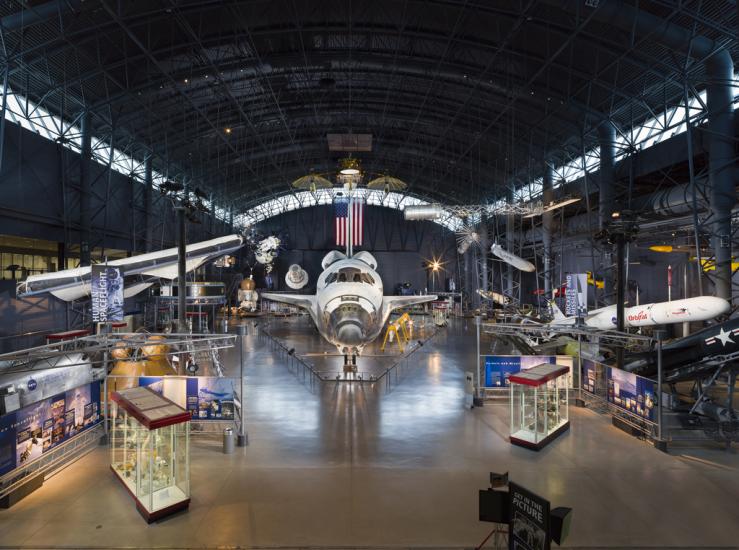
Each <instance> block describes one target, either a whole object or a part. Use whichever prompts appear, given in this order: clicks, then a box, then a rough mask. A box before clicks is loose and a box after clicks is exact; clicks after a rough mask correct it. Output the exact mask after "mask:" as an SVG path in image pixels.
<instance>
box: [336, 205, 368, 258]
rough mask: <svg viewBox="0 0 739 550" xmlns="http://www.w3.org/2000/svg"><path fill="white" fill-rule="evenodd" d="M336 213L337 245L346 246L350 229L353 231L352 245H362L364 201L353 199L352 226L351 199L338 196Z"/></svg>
mask: <svg viewBox="0 0 739 550" xmlns="http://www.w3.org/2000/svg"><path fill="white" fill-rule="evenodd" d="M334 211H335V213H336V246H346V245H347V240H348V239H349V231H352V246H361V245H362V239H363V238H364V223H363V222H364V203H362V202H359V201H352V224H351V225H352V226H351V228H350V227H349V199H348V198H347V197H337V198H336V200H335V201H334Z"/></svg>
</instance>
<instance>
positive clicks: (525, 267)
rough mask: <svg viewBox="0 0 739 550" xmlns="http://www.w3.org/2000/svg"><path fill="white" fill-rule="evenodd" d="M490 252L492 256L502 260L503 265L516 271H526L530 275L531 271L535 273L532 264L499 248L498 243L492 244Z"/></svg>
mask: <svg viewBox="0 0 739 550" xmlns="http://www.w3.org/2000/svg"><path fill="white" fill-rule="evenodd" d="M490 252H492V253H493V255H495V256H497V257H498V258H500V259H501V260H503V261H504V262H505V263H507V264H509V265H512V266H513V267H515V268H516V269H520V270H521V271H526V272H529V273H531V272H532V271H535V270H536V268H535V267H534V264H532V263H531V262H529V261H527V260H524V259H523V258H521V257H520V256H516V255H515V254H513V253H511V252H508V251H507V250H506V249H505V248H503V247H502V246H500V245H499V244H498V243H495V244H493V246H491V247H490Z"/></svg>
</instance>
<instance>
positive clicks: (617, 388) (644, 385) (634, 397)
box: [606, 367, 656, 422]
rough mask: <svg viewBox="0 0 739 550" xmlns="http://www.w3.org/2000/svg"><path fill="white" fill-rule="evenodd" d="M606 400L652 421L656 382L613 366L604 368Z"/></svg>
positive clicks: (654, 412) (654, 414)
mask: <svg viewBox="0 0 739 550" xmlns="http://www.w3.org/2000/svg"><path fill="white" fill-rule="evenodd" d="M606 379H607V382H608V402H609V403H612V404H613V405H615V406H616V407H618V408H620V409H623V410H625V411H628V412H630V413H633V414H636V415H637V416H640V417H641V418H644V419H645V420H649V421H652V422H654V421H655V416H656V411H655V409H656V405H655V403H656V402H655V390H656V383H655V382H654V381H652V380H650V379H649V378H644V377H642V376H637V375H636V374H633V373H631V372H626V371H624V370H620V369H617V368H614V367H607V368H606Z"/></svg>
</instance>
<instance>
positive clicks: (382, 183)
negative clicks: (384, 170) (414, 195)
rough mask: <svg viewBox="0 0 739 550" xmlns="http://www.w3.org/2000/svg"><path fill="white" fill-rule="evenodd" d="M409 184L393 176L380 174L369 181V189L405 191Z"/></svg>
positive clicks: (386, 191)
mask: <svg viewBox="0 0 739 550" xmlns="http://www.w3.org/2000/svg"><path fill="white" fill-rule="evenodd" d="M406 187H408V185H406V183H405V182H404V181H403V180H399V179H398V178H394V177H393V176H387V175H385V176H380V177H379V178H375V179H373V180H370V181H369V182H367V188H368V189H379V190H382V191H385V193H389V192H390V191H403V190H404V189H405V188H406Z"/></svg>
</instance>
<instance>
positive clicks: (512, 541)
mask: <svg viewBox="0 0 739 550" xmlns="http://www.w3.org/2000/svg"><path fill="white" fill-rule="evenodd" d="M508 487H509V489H508V490H509V498H510V508H509V509H510V514H511V515H510V518H511V519H510V522H511V523H510V526H509V531H508V548H509V549H510V550H549V549H550V547H551V540H550V537H549V501H548V500H546V499H544V498H541V497H540V496H539V495H537V494H534V493H532V492H531V491H529V490H528V489H525V488H524V487H521V486H520V485H518V484H516V483H513V482H510V483H509V484H508Z"/></svg>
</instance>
